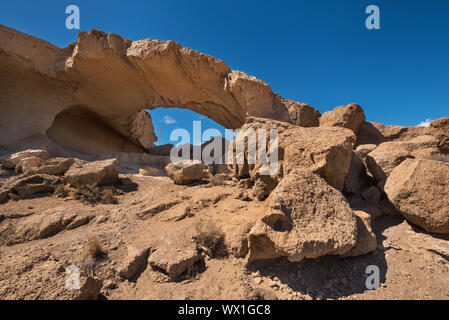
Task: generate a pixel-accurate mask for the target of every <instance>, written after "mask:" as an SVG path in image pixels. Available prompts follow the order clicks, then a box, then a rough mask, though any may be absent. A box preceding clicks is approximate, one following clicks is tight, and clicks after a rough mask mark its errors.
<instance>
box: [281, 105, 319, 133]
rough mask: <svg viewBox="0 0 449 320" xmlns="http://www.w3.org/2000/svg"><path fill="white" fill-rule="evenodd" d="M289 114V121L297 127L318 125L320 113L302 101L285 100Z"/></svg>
mask: <svg viewBox="0 0 449 320" xmlns="http://www.w3.org/2000/svg"><path fill="white" fill-rule="evenodd" d="M285 104H286V105H287V108H288V113H289V115H290V121H289V122H290V123H292V124H294V125H295V126H299V127H318V126H319V125H320V117H321V113H320V112H319V111H318V110H317V109H315V108H312V107H311V106H309V105H308V104H305V103H302V102H296V101H292V100H285Z"/></svg>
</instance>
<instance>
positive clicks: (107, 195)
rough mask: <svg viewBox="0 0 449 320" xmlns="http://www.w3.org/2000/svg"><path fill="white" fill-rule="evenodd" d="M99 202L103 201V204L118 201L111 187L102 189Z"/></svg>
mask: <svg viewBox="0 0 449 320" xmlns="http://www.w3.org/2000/svg"><path fill="white" fill-rule="evenodd" d="M101 203H103V204H117V203H118V200H117V198H116V197H115V193H114V190H113V189H112V188H109V189H104V190H103V191H102V195H101Z"/></svg>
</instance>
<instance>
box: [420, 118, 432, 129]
mask: <svg viewBox="0 0 449 320" xmlns="http://www.w3.org/2000/svg"><path fill="white" fill-rule="evenodd" d="M431 122H432V119H426V121H424V122H421V123H420V124H418V125H417V127H428V126H430V123H431Z"/></svg>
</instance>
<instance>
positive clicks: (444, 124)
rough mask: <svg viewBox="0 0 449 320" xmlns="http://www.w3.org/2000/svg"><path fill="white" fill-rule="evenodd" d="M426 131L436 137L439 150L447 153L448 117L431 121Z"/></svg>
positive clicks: (448, 148) (448, 141)
mask: <svg viewBox="0 0 449 320" xmlns="http://www.w3.org/2000/svg"><path fill="white" fill-rule="evenodd" d="M428 132H429V134H431V135H433V136H434V137H436V138H437V140H438V148H439V149H440V150H441V152H443V153H449V118H441V119H437V120H434V121H432V122H431V123H430V126H429V131H428Z"/></svg>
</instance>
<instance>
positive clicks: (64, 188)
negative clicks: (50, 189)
mask: <svg viewBox="0 0 449 320" xmlns="http://www.w3.org/2000/svg"><path fill="white" fill-rule="evenodd" d="M54 195H55V196H57V197H59V198H65V197H68V196H69V195H70V186H69V185H67V184H63V183H61V184H59V185H58V186H57V187H56V189H55V192H54Z"/></svg>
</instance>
